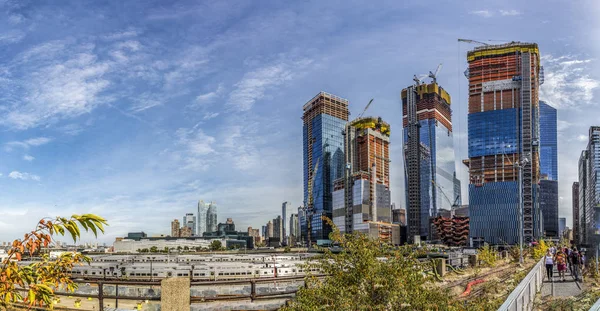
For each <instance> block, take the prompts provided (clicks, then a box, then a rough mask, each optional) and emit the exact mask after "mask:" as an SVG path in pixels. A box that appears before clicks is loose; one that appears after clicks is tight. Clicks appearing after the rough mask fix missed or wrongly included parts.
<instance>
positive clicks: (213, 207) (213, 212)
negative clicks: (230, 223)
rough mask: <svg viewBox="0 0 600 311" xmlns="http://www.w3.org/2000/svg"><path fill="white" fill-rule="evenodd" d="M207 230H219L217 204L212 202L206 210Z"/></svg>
mask: <svg viewBox="0 0 600 311" xmlns="http://www.w3.org/2000/svg"><path fill="white" fill-rule="evenodd" d="M206 230H207V231H208V232H215V231H217V204H216V203H215V202H210V204H208V210H207V211H206Z"/></svg>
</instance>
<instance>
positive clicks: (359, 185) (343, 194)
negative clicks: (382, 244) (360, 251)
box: [332, 117, 392, 236]
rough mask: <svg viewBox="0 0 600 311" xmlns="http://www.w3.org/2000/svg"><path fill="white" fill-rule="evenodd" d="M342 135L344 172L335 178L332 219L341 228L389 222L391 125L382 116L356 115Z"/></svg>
mask: <svg viewBox="0 0 600 311" xmlns="http://www.w3.org/2000/svg"><path fill="white" fill-rule="evenodd" d="M344 135H345V137H344V139H345V142H344V154H345V158H346V172H345V174H344V175H345V176H344V177H343V178H340V179H336V180H335V181H334V187H333V195H332V198H333V223H334V224H335V225H336V227H338V229H340V231H341V232H353V231H359V232H363V233H370V228H371V226H370V224H369V222H384V223H388V224H391V223H392V215H391V197H390V196H391V195H390V148H389V144H390V125H389V124H388V123H386V122H384V121H383V120H382V119H381V118H376V117H364V118H359V119H356V120H353V121H352V122H349V123H348V125H347V126H346V130H345V131H344ZM373 235H374V236H376V235H377V234H375V233H373Z"/></svg>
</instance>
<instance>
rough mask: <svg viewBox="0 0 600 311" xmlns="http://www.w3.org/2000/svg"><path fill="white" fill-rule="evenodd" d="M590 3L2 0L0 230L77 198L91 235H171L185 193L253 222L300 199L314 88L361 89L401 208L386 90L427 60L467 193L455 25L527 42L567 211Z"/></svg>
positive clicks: (581, 122)
mask: <svg viewBox="0 0 600 311" xmlns="http://www.w3.org/2000/svg"><path fill="white" fill-rule="evenodd" d="M599 14H600V4H599V3H597V2H596V1H592V0H587V1H586V0H583V1H576V2H571V1H552V0H550V1H482V0H479V1H408V0H407V1H369V2H368V3H367V2H360V1H347V0H346V1H309V0H306V1H293V2H290V1H61V2H60V5H55V4H49V3H48V1H27V0H25V1H12V0H0V241H8V240H11V239H14V238H18V237H20V236H22V234H23V232H25V231H29V230H32V229H33V228H34V225H35V223H36V222H37V220H39V219H40V218H43V217H52V216H58V215H61V216H64V215H70V214H83V213H95V214H99V215H101V216H103V217H105V218H106V219H107V220H108V222H109V224H110V227H108V228H107V231H106V234H105V235H103V236H101V237H100V239H99V241H100V242H106V243H111V242H112V241H114V238H115V237H118V236H123V235H126V233H127V232H130V231H140V230H143V231H145V232H147V233H149V234H159V233H169V231H170V222H171V221H172V220H173V219H175V218H177V219H181V218H182V217H183V215H184V214H185V213H186V212H195V211H196V206H197V202H198V200H204V201H215V202H216V203H217V204H218V206H219V207H218V220H219V221H224V220H225V219H226V218H227V217H231V218H233V220H234V222H235V224H236V227H237V228H238V230H245V229H246V228H247V227H248V226H253V227H254V228H257V227H260V226H261V225H263V224H265V223H266V222H267V221H268V220H269V219H273V218H275V217H276V216H277V215H278V214H280V213H281V203H282V202H284V201H289V202H291V204H292V206H294V207H297V206H300V205H301V201H302V178H303V177H302V120H301V116H302V106H303V104H304V103H306V102H307V101H308V100H309V99H311V98H312V97H313V96H314V95H316V94H317V93H318V92H319V91H326V92H329V93H333V94H336V95H337V96H340V97H343V98H346V99H348V100H349V101H350V111H351V117H355V116H357V115H358V114H359V113H360V112H361V111H362V109H363V108H364V107H365V105H366V104H367V103H368V101H369V99H371V98H374V102H373V104H372V105H371V107H370V108H369V110H368V112H367V114H368V115H376V116H381V117H382V118H383V119H384V120H385V121H387V122H389V123H390V125H391V129H392V132H391V133H392V134H391V145H392V148H391V158H392V162H391V191H392V199H393V202H395V203H396V206H401V207H404V205H405V203H404V190H403V189H404V181H403V164H402V155H401V150H402V149H401V143H402V142H401V135H400V133H401V126H402V125H401V120H402V110H401V109H402V106H401V101H400V92H401V90H402V88H404V87H406V86H408V85H410V84H412V77H413V75H414V74H417V75H421V74H424V73H427V72H429V71H430V70H432V71H433V70H435V68H436V67H437V66H438V64H439V63H442V64H443V67H442V69H441V71H440V73H439V74H438V82H439V83H440V84H441V85H442V86H443V87H444V88H445V89H446V90H447V91H448V92H449V93H450V95H451V96H452V107H453V122H454V132H455V133H454V142H455V145H456V148H455V149H456V153H457V156H456V159H457V161H456V162H457V163H456V167H457V169H458V176H459V177H460V178H461V179H462V182H463V189H462V193H463V197H466V196H467V187H466V184H467V176H466V168H465V167H463V165H462V164H461V160H462V159H464V158H467V135H466V129H467V125H466V120H467V116H466V111H467V109H466V103H467V96H466V95H467V90H468V87H467V80H466V78H465V77H464V76H463V71H464V70H465V69H466V67H467V63H466V52H467V51H468V50H469V49H472V48H473V47H475V46H476V45H474V44H468V43H458V42H457V38H467V39H475V40H480V41H485V42H489V43H501V42H507V41H529V42H536V43H538V44H539V47H540V51H541V54H542V64H543V65H544V68H545V83H544V85H543V86H542V88H541V97H540V99H541V100H545V101H546V102H547V103H548V104H550V105H551V106H553V107H555V108H557V109H558V130H559V134H558V141H559V146H558V148H559V196H560V201H559V206H560V207H559V214H560V217H566V218H567V224H568V225H570V224H571V214H572V212H571V185H572V182H573V181H576V180H577V161H578V157H579V154H580V152H581V150H582V149H584V148H585V146H586V141H587V131H588V128H589V126H591V125H600V120H599V118H598V113H597V112H598V108H599V107H600V101H599V96H600V91H599V89H600V73H599V72H600V70H599V69H600V68H599V67H600V66H599V60H598V57H597V56H598V55H600V54H599V53H600V41H598V40H595V39H594V38H599V37H600V20H599V19H598V18H597V16H599ZM486 40H497V41H486ZM91 240H92V238H91V237H90V236H89V235H86V236H84V238H83V241H91Z"/></svg>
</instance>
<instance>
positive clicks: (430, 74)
mask: <svg viewBox="0 0 600 311" xmlns="http://www.w3.org/2000/svg"><path fill="white" fill-rule="evenodd" d="M440 69H442V63H440V64H439V65H438V66H437V68H436V69H435V73H433V72H431V71H430V72H429V75H428V77H430V78H431V79H432V80H433V83H436V82H437V75H438V73H439V72H440Z"/></svg>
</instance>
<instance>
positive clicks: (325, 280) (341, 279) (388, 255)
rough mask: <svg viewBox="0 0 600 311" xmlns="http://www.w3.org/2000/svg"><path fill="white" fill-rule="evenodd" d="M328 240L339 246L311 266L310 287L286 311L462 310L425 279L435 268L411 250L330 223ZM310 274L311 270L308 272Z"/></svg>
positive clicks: (307, 278)
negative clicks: (330, 229)
mask: <svg viewBox="0 0 600 311" xmlns="http://www.w3.org/2000/svg"><path fill="white" fill-rule="evenodd" d="M324 220H326V221H327V222H328V223H329V224H330V225H331V226H332V227H333V232H332V233H331V234H330V236H329V238H330V239H331V240H332V241H334V242H335V243H336V244H338V245H339V246H340V248H341V249H342V251H341V252H339V253H337V254H333V253H332V252H331V251H329V250H328V249H326V248H325V249H324V254H323V256H322V257H321V258H318V259H316V260H312V261H310V262H308V263H307V264H306V267H305V268H307V269H317V270H318V271H319V272H318V273H319V274H322V275H324V276H322V277H319V276H318V275H315V274H308V275H307V276H306V278H305V284H306V286H305V287H304V288H301V289H300V290H299V292H298V293H297V294H296V297H295V299H294V300H293V301H291V302H290V303H289V305H288V306H286V307H283V309H282V310H285V311H292V310H302V311H304V310H342V311H344V310H436V309H439V307H440V306H444V307H446V306H447V307H446V310H460V308H459V306H458V305H457V304H458V303H457V302H456V301H454V300H453V299H452V298H451V296H450V295H449V293H448V292H446V291H444V290H441V289H439V288H437V287H435V286H433V284H432V277H431V276H429V275H427V274H426V273H425V271H426V270H430V266H429V265H430V264H431V263H430V262H425V263H421V262H419V261H418V260H417V258H416V256H415V252H414V251H413V249H412V246H404V247H399V248H393V247H392V246H391V245H388V244H386V243H381V242H380V241H378V240H376V239H372V238H369V237H368V236H366V235H364V234H361V233H356V232H355V233H352V234H341V233H340V232H339V230H338V229H337V228H336V227H335V226H334V225H333V224H332V222H331V220H329V219H327V218H324ZM307 271H310V270H307Z"/></svg>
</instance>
